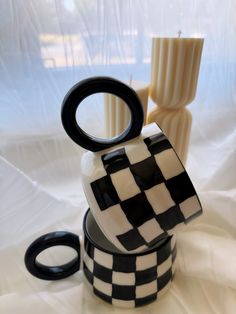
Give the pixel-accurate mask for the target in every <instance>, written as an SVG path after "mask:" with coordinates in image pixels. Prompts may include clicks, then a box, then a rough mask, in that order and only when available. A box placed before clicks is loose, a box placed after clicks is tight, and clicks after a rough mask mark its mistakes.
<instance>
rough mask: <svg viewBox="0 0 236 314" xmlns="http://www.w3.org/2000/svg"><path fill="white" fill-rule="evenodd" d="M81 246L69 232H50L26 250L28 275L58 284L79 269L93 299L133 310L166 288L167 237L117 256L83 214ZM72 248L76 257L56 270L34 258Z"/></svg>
mask: <svg viewBox="0 0 236 314" xmlns="http://www.w3.org/2000/svg"><path fill="white" fill-rule="evenodd" d="M83 230H84V241H83V242H84V245H81V243H80V240H79V237H78V236H76V235H75V234H72V233H69V232H64V231H63V232H62V231H57V232H52V233H49V234H46V235H43V236H41V237H40V238H38V239H37V240H35V241H34V242H33V243H32V244H31V245H30V246H29V248H28V249H27V251H26V254H25V264H26V267H27V269H28V270H29V272H30V273H31V274H32V275H34V276H36V277H38V278H41V279H44V280H58V279H62V278H65V277H68V276H69V275H72V274H73V273H75V272H76V271H77V270H79V269H80V257H81V253H80V249H81V247H84V252H83V257H82V259H83V271H84V275H85V278H86V281H87V283H88V284H89V287H90V288H91V289H92V291H93V292H94V294H95V295H97V296H98V297H99V298H101V299H103V300H104V301H106V302H109V303H111V304H113V305H115V306H119V307H126V308H133V307H137V306H141V305H145V304H147V303H150V302H152V301H154V300H156V299H159V298H160V297H161V296H162V295H163V294H164V293H165V292H166V291H168V289H169V288H170V285H171V281H172V279H173V276H174V271H175V261H176V239H175V237H174V236H173V237H167V238H166V239H164V240H162V241H160V243H159V244H158V246H154V247H153V248H150V249H148V250H147V251H145V252H142V253H138V254H125V253H121V252H120V251H119V250H117V248H116V247H114V246H113V245H112V244H111V243H110V242H109V241H108V240H107V239H106V237H105V236H104V235H103V233H102V232H101V230H100V229H99V227H98V225H97V223H96V221H95V220H94V218H93V216H92V213H91V212H90V211H87V213H86V214H85V217H84V223H83ZM56 245H64V246H69V247H72V248H73V249H74V250H76V252H77V256H76V257H75V258H74V259H73V260H72V261H70V262H68V263H67V264H64V265H60V266H46V265H43V264H41V263H40V262H38V261H37V256H38V255H39V254H40V253H41V252H42V251H44V250H45V249H47V248H49V247H53V246H56Z"/></svg>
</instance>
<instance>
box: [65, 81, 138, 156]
mask: <svg viewBox="0 0 236 314" xmlns="http://www.w3.org/2000/svg"><path fill="white" fill-rule="evenodd" d="M96 93H110V94H113V95H115V96H118V97H120V98H121V99H122V100H123V101H124V102H125V103H126V104H127V106H128V107H129V109H130V113H131V121H130V123H129V125H128V127H127V129H126V130H125V131H124V132H123V133H121V134H120V135H118V136H117V137H115V138H113V139H110V140H109V139H108V140H107V139H98V138H95V137H92V136H90V135H88V134H87V133H86V132H84V131H83V130H82V129H81V128H80V127H79V125H78V124H77V122H76V110H77V108H78V106H79V104H80V103H81V102H82V101H83V100H84V99H85V98H86V97H88V96H90V95H92V94H96ZM61 119H62V124H63V127H64V129H65V131H66V132H67V134H68V135H69V137H70V138H71V139H72V140H73V141H74V142H76V143H77V144H79V145H80V146H82V147H83V148H85V149H87V150H90V151H93V152H97V151H100V150H103V149H106V148H109V147H112V146H115V145H117V144H120V143H122V142H125V141H128V140H131V139H133V138H135V137H137V136H139V135H140V133H141V130H142V126H143V119H144V115H143V108H142V104H141V102H140V100H139V98H138V96H137V94H136V92H135V91H134V90H133V89H132V88H131V87H129V86H127V85H126V84H124V83H122V82H120V81H118V80H116V79H113V78H110V77H104V76H99V77H93V78H89V79H85V80H83V81H81V82H79V83H78V84H76V85H74V86H73V87H72V88H71V89H70V90H69V92H68V93H67V95H66V96H65V98H64V100H63V103H62V110H61Z"/></svg>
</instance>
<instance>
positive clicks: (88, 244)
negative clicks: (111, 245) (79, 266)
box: [84, 238, 94, 260]
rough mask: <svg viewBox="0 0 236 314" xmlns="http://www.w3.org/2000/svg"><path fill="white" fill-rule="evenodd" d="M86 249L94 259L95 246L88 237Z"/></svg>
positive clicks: (85, 241)
mask: <svg viewBox="0 0 236 314" xmlns="http://www.w3.org/2000/svg"><path fill="white" fill-rule="evenodd" d="M84 250H85V252H86V253H87V254H88V256H89V257H90V258H91V259H92V260H93V259H94V246H93V245H92V244H91V243H90V242H89V241H88V240H87V239H86V238H85V239H84Z"/></svg>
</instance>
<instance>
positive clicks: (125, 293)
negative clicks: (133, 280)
mask: <svg viewBox="0 0 236 314" xmlns="http://www.w3.org/2000/svg"><path fill="white" fill-rule="evenodd" d="M112 297H113V298H114V299H119V300H134V299H135V286H121V285H115V284H112Z"/></svg>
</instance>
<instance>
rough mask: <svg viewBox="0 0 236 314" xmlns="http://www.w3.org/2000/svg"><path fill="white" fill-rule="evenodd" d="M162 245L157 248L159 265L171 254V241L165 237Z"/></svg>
mask: <svg viewBox="0 0 236 314" xmlns="http://www.w3.org/2000/svg"><path fill="white" fill-rule="evenodd" d="M166 241H169V242H167V243H166V242H165V243H164V244H163V245H162V246H160V247H159V248H158V254H157V264H158V265H161V264H162V263H163V262H164V261H165V260H166V259H167V258H168V257H169V256H170V254H171V241H170V240H169V239H167V240H166Z"/></svg>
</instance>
